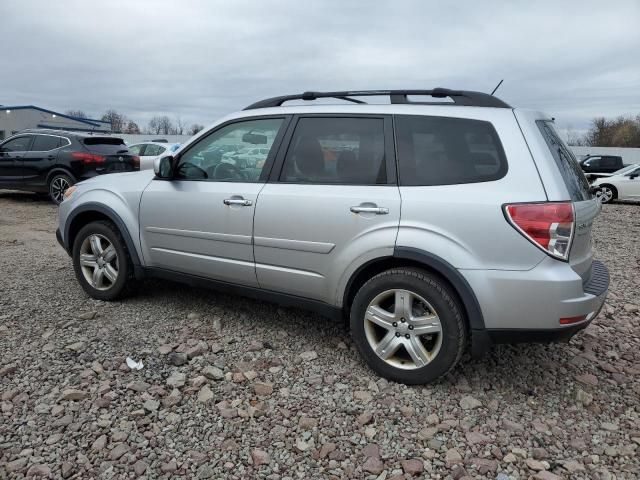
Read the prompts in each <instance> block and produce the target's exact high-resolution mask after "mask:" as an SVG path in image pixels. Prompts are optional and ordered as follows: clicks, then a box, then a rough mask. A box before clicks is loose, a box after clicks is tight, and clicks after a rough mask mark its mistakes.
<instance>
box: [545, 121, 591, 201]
mask: <svg viewBox="0 0 640 480" xmlns="http://www.w3.org/2000/svg"><path fill="white" fill-rule="evenodd" d="M536 124H537V125H538V128H539V129H540V132H541V133H542V136H543V138H544V140H545V142H547V146H548V147H549V151H550V152H551V155H553V159H554V160H555V161H556V165H557V166H558V170H560V175H562V179H563V180H564V184H565V185H566V187H567V190H568V192H569V196H570V198H571V200H573V201H574V202H579V201H582V200H589V199H590V198H591V193H590V192H589V182H588V181H587V177H585V176H584V172H583V171H582V169H581V168H580V164H579V163H578V161H577V160H576V157H575V156H574V155H573V153H572V152H571V150H569V148H568V147H567V146H566V145H565V144H564V142H563V141H562V140H561V139H560V136H559V135H558V132H556V129H555V128H554V127H553V122H551V121H550V120H537V121H536Z"/></svg>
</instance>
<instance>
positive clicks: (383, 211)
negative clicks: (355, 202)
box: [349, 206, 389, 215]
mask: <svg viewBox="0 0 640 480" xmlns="http://www.w3.org/2000/svg"><path fill="white" fill-rule="evenodd" d="M349 210H351V211H352V212H353V213H375V214H376V215H387V214H388V213H389V209H388V208H386V207H361V206H357V207H351V208H350V209H349Z"/></svg>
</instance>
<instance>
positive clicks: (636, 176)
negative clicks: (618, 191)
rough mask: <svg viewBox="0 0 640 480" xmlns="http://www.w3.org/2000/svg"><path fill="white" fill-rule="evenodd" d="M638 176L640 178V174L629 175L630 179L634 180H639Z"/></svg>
mask: <svg viewBox="0 0 640 480" xmlns="http://www.w3.org/2000/svg"><path fill="white" fill-rule="evenodd" d="M638 176H640V173H632V174H631V175H629V178H630V179H631V180H633V179H634V178H638Z"/></svg>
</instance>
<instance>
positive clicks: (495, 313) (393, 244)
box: [57, 89, 609, 384]
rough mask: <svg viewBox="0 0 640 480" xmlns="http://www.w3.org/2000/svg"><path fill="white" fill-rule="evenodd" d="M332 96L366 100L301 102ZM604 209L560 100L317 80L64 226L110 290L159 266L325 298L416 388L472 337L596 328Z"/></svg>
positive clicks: (238, 119)
mask: <svg viewBox="0 0 640 480" xmlns="http://www.w3.org/2000/svg"><path fill="white" fill-rule="evenodd" d="M369 96H377V97H380V96H387V97H388V98H389V101H390V103H389V104H384V105H373V104H366V103H364V100H363V99H366V98H367V97H369ZM420 97H423V98H425V99H429V100H430V102H421V101H419V100H416V98H420ZM318 98H336V99H339V100H340V101H346V102H351V104H338V105H317V104H313V103H305V104H303V105H295V106H283V104H284V103H286V102H288V101H289V100H308V101H311V100H315V99H318ZM248 149H253V150H254V151H252V158H251V159H250V160H251V161H248V160H247V159H246V158H245V159H243V158H242V156H241V155H237V154H228V153H229V152H247V151H248ZM256 149H257V150H258V151H255V150H256ZM225 155H226V156H225ZM260 156H261V157H260ZM223 157H224V158H223ZM600 209H601V205H600V202H599V201H598V200H597V199H595V198H593V197H592V195H591V193H590V190H589V185H588V183H587V181H586V179H585V176H584V174H583V173H582V171H581V170H580V167H579V165H578V163H577V161H576V159H575V158H574V156H573V154H572V153H571V152H570V150H569V149H568V148H567V147H566V146H565V144H564V143H563V142H562V140H561V139H560V137H559V136H558V134H557V133H556V131H555V128H554V123H553V120H552V119H551V118H550V117H549V116H548V115H545V114H543V113H540V112H535V111H529V110H521V109H517V108H512V107H511V106H509V105H507V104H506V103H504V102H503V101H501V100H500V99H498V98H496V97H493V96H490V95H487V94H483V93H479V92H470V91H453V90H446V89H434V90H391V91H356V92H322V93H321V92H306V93H304V94H302V95H290V96H283V97H276V98H271V99H266V100H263V101H260V102H258V103H256V104H253V105H251V106H249V107H247V108H246V109H245V110H243V111H241V112H238V113H235V114H232V115H229V116H227V117H225V118H223V119H221V120H220V121H219V122H217V123H216V124H214V125H212V126H211V127H210V128H208V129H205V130H203V131H202V132H201V133H200V134H198V135H197V136H195V137H194V138H192V139H191V140H190V141H189V142H188V144H186V145H185V146H184V147H183V148H181V149H180V151H179V152H178V154H177V155H176V156H175V157H172V156H169V157H164V158H161V159H159V160H156V162H155V168H154V171H153V172H151V171H147V172H139V173H134V174H114V175H109V176H105V177H100V178H95V179H92V180H89V181H85V182H82V183H80V184H78V185H76V186H74V187H72V188H71V189H69V190H68V191H67V194H66V199H65V201H64V202H63V203H62V205H61V207H60V215H59V218H60V222H59V230H58V232H57V236H58V240H59V242H60V243H61V245H62V246H63V247H64V248H65V250H66V251H67V252H68V253H69V255H70V256H71V257H72V260H73V265H74V269H75V272H76V277H77V279H78V281H79V283H80V285H81V286H82V288H83V289H84V290H85V291H86V292H87V293H88V294H89V295H90V296H92V297H93V298H97V299H102V300H112V299H116V298H120V297H122V296H123V295H125V294H126V293H127V292H128V287H129V286H130V285H131V284H133V283H134V282H135V281H136V280H137V279H141V278H143V277H147V276H153V277H160V278H169V279H174V280H180V281H184V282H186V283H188V284H192V285H204V286H212V287H216V288H222V289H226V290H228V291H231V292H235V293H239V294H243V295H248V296H253V297H257V298H262V299H267V300H270V301H274V302H280V303H282V304H285V305H294V306H300V307H304V308H308V309H311V310H314V311H317V312H320V313H322V314H324V315H327V316H331V317H336V318H344V319H346V320H347V322H348V324H349V326H350V330H351V335H352V337H353V340H354V342H355V344H356V346H357V347H358V349H359V351H360V353H361V354H362V356H363V358H364V359H365V360H366V362H367V363H368V365H369V366H370V367H371V368H372V369H374V370H375V371H376V372H378V373H379V374H380V375H383V376H385V377H387V378H389V379H392V380H395V381H399V382H404V383H407V384H415V383H425V382H429V381H433V380H436V379H438V378H440V377H442V376H443V375H445V374H446V373H447V372H449V371H450V370H451V369H452V368H453V367H454V366H455V365H456V364H457V362H458V361H459V359H460V358H461V356H462V354H463V352H464V351H465V350H466V349H467V348H470V349H471V353H472V354H473V355H481V354H482V353H483V352H485V351H486V350H487V349H488V348H489V347H490V346H491V344H492V343H498V342H518V341H551V340H557V339H564V338H569V337H571V336H572V335H573V334H575V333H576V332H578V331H579V330H581V329H583V328H585V327H586V326H587V325H588V324H589V323H590V322H591V321H592V320H593V319H594V318H595V317H596V316H597V315H598V313H599V311H600V309H601V307H602V305H603V302H604V300H605V297H606V294H607V289H608V284H609V276H608V272H607V269H606V267H605V266H604V265H603V264H602V263H600V262H598V261H596V260H594V259H593V246H592V241H591V230H592V224H593V222H594V219H595V218H596V216H597V215H598V213H599V212H600ZM314 320H315V317H309V321H314Z"/></svg>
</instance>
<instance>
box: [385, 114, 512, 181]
mask: <svg viewBox="0 0 640 480" xmlns="http://www.w3.org/2000/svg"><path fill="white" fill-rule="evenodd" d="M395 125H396V138H397V149H398V166H399V170H400V172H399V173H400V184H401V185H407V186H415V185H454V184H461V183H477V182H490V181H493V180H498V179H500V178H502V177H504V176H505V175H506V173H507V168H508V167H507V159H506V157H505V154H504V150H503V148H502V144H501V143H500V139H499V138H498V134H497V133H496V131H495V129H494V128H493V125H491V123H489V122H485V121H481V120H469V119H465V118H449V117H425V116H417V115H397V116H396V120H395Z"/></svg>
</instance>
